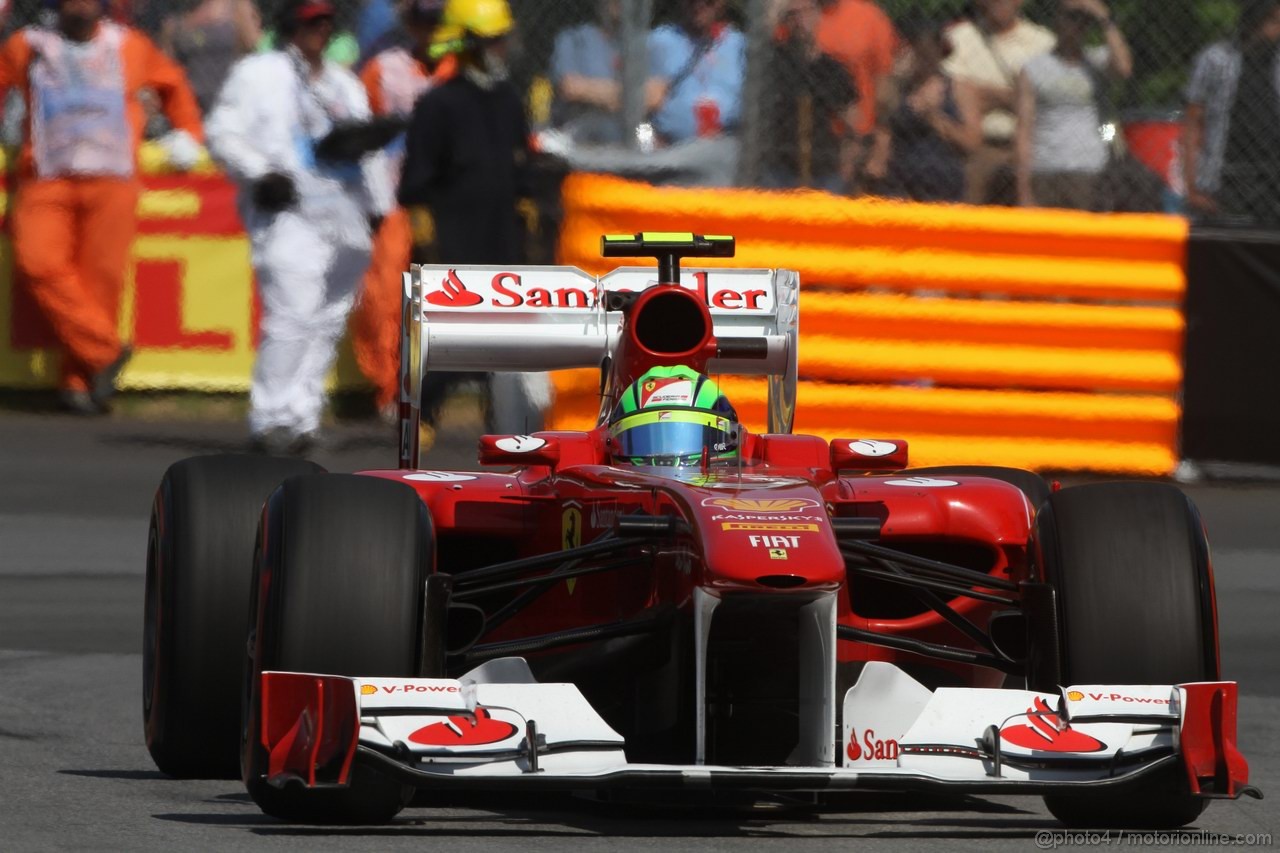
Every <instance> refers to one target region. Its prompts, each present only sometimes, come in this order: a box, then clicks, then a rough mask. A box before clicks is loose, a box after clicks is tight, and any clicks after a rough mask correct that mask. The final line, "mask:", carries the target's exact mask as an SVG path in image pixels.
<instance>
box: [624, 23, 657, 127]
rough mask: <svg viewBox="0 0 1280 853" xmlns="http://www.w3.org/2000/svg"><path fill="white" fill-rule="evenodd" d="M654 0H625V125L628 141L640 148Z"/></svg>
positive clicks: (644, 112)
mask: <svg viewBox="0 0 1280 853" xmlns="http://www.w3.org/2000/svg"><path fill="white" fill-rule="evenodd" d="M652 24H653V0H624V2H623V7H622V22H621V33H620V39H621V47H622V122H623V124H622V126H623V130H624V134H625V136H626V143H627V145H628V146H630V147H632V148H639V146H640V140H639V139H638V138H637V136H636V133H635V129H636V127H637V126H639V125H640V124H641V122H643V121H644V120H645V117H646V115H645V114H646V112H647V111H646V109H645V102H644V100H645V98H644V88H645V85H644V84H645V81H646V80H647V79H648V77H649V29H650V27H651V26H652Z"/></svg>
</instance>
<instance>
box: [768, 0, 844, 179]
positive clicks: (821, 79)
mask: <svg viewBox="0 0 1280 853" xmlns="http://www.w3.org/2000/svg"><path fill="white" fill-rule="evenodd" d="M820 20H821V9H820V7H819V3H818V0H786V5H785V7H784V13H783V16H782V19H781V21H780V22H779V24H780V28H779V36H780V37H781V39H782V40H781V41H779V42H778V43H777V44H776V45H775V47H774V51H773V56H772V58H771V61H770V63H769V69H770V71H769V80H770V85H769V89H768V100H767V113H766V120H765V127H767V128H769V129H770V131H771V136H770V138H769V140H768V143H767V144H768V148H767V149H766V151H765V157H764V162H765V163H766V164H768V168H769V174H767V175H766V184H767V185H769V186H774V187H782V188H791V187H816V188H819V189H825V190H828V191H830V192H843V191H844V190H845V189H846V188H847V187H848V185H849V182H850V179H851V177H852V174H853V165H854V161H855V158H856V153H857V152H856V147H857V139H856V138H855V136H854V128H855V127H856V126H857V124H858V121H859V110H858V90H857V87H856V86H855V85H854V82H853V79H852V77H851V76H850V74H849V72H848V71H847V70H846V69H845V67H844V65H843V64H841V63H840V62H839V60H837V59H835V58H834V57H832V56H831V55H830V54H827V53H824V52H823V51H822V49H821V48H819V47H818V41H817V31H818V23H819V21H820Z"/></svg>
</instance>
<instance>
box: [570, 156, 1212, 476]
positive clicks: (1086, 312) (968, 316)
mask: <svg viewBox="0 0 1280 853" xmlns="http://www.w3.org/2000/svg"><path fill="white" fill-rule="evenodd" d="M564 203H565V215H566V221H565V226H564V230H563V233H562V239H561V261H562V262H563V263H566V264H571V265H574V266H580V267H582V268H584V269H588V270H591V271H594V272H602V271H604V270H606V269H607V268H608V267H609V266H611V265H613V264H615V263H619V262H618V261H614V260H612V259H611V260H610V261H608V262H604V261H602V260H601V259H600V257H599V240H600V235H601V234H604V233H627V232H633V231H639V230H668V229H669V230H679V231H689V230H693V231H697V232H703V233H716V234H734V235H735V236H736V237H737V238H738V254H737V257H736V258H734V259H732V260H725V261H708V262H707V264H706V265H707V266H746V267H751V266H758V267H785V268H789V269H796V270H798V271H799V272H800V275H801V281H802V283H803V284H802V291H803V293H802V296H801V344H800V374H801V379H802V382H801V387H800V395H799V410H798V416H797V423H796V429H797V430H798V431H802V432H810V433H814V434H819V435H823V436H826V437H827V438H836V437H858V436H865V437H875V438H906V439H907V440H908V441H910V442H911V449H912V459H913V463H914V464H917V465H940V464H996V465H1014V466H1017V467H1026V468H1034V469H1046V470H1047V469H1053V470H1096V471H1107V472H1116V473H1138V474H1168V473H1170V472H1171V471H1172V470H1173V468H1174V467H1175V466H1176V464H1177V436H1178V418H1179V409H1178V405H1177V403H1176V395H1177V393H1178V391H1179V389H1180V387H1181V381H1182V360H1181V359H1182V337H1183V329H1184V322H1183V318H1182V313H1181V311H1180V310H1179V307H1178V302H1179V301H1180V299H1181V296H1182V293H1183V291H1184V289H1185V280H1186V279H1185V262H1184V255H1185V245H1186V240H1187V226H1186V223H1185V222H1184V221H1183V220H1181V219H1177V218H1173V217H1165V216H1147V215H1107V216H1099V215H1094V214H1087V213H1078V212H1073V211H1056V210H1053V211H1051V210H1035V211H1030V210H1011V209H998V208H972V207H964V206H941V205H917V204H909V203H903V202H893V201H884V200H875V199H853V200H851V199H844V198H838V197H835V196H830V195H826V194H822V193H811V192H802V193H771V192H762V191H744V190H689V189H668V188H662V189H659V188H654V187H650V186H647V185H642V184H635V183H630V182H627V181H622V180H619V179H616V178H611V177H602V176H595V175H579V176H574V177H572V178H571V179H570V180H569V181H568V182H567V184H566V187H565V199H564ZM624 262H625V261H624ZM636 262H637V263H652V261H651V260H646V259H636ZM921 291H924V292H923V293H922V292H921ZM972 297H981V298H972ZM725 384H726V387H727V389H728V392H729V395H730V399H732V400H734V401H735V403H736V404H737V405H738V406H739V409H740V412H741V413H742V415H743V417H744V420H745V421H746V422H747V423H748V424H750V425H752V426H753V427H755V428H757V429H759V428H762V427H763V423H764V420H765V414H764V399H765V392H764V387H763V384H762V383H760V382H758V381H751V380H741V379H735V378H728V379H726V380H725ZM556 386H557V390H558V394H559V401H558V402H557V405H556V410H555V413H554V416H553V423H554V424H555V425H556V426H558V427H561V428H573V427H580V426H584V425H587V424H589V423H591V422H592V421H593V420H594V417H595V415H596V413H597V410H598V399H597V394H598V379H597V377H596V376H595V375H594V374H593V373H592V372H591V371H587V372H585V373H584V372H569V373H565V374H562V375H559V376H557V379H556Z"/></svg>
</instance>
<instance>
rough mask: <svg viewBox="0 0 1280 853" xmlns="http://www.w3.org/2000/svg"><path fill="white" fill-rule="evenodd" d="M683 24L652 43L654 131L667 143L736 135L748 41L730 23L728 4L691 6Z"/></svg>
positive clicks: (720, 0)
mask: <svg viewBox="0 0 1280 853" xmlns="http://www.w3.org/2000/svg"><path fill="white" fill-rule="evenodd" d="M682 8H683V12H682V17H681V19H680V23H679V24H678V25H677V24H664V25H663V26H661V27H659V28H658V29H657V30H655V31H654V32H653V35H652V36H650V38H649V65H650V74H651V81H650V85H651V90H650V92H649V93H648V94H649V102H650V104H656V106H655V107H654V109H653V125H654V128H655V130H656V131H657V132H658V135H659V136H660V137H661V138H662V139H663V140H664V141H665V142H668V143H679V142H687V141H689V140H692V139H696V138H698V137H709V136H716V135H718V134H721V133H732V132H734V131H736V130H737V128H738V122H739V120H740V118H741V116H742V83H743V79H744V75H745V73H746V39H745V38H744V37H743V35H742V33H741V31H739V30H738V28H737V27H735V26H733V24H731V23H729V21H728V20H727V18H726V17H725V0H688V3H687V4H685V5H684V6H683V7H682Z"/></svg>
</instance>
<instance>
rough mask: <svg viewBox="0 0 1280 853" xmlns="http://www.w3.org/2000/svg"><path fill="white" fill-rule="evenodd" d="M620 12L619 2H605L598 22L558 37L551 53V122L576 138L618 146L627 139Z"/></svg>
mask: <svg viewBox="0 0 1280 853" xmlns="http://www.w3.org/2000/svg"><path fill="white" fill-rule="evenodd" d="M620 15H621V4H620V2H619V0H603V2H601V4H600V22H599V23H586V24H581V25H579V26H576V27H573V28H571V29H567V30H564V31H562V32H561V33H560V35H558V36H556V44H555V50H554V52H553V53H552V55H551V82H552V84H553V85H554V86H555V92H556V99H555V103H554V104H553V106H552V122H553V123H554V124H555V125H556V126H557V127H560V128H562V129H564V130H566V131H567V132H569V133H570V134H572V135H573V137H574V138H575V140H576V141H578V142H584V143H588V144H614V143H619V142H621V141H622V139H623V132H622V123H621V116H620V110H621V99H622V85H621V79H622V57H621V54H620V53H619V49H618V40H617V31H618V22H619V17H620Z"/></svg>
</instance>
